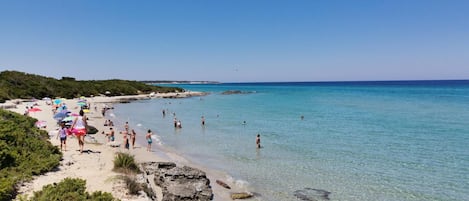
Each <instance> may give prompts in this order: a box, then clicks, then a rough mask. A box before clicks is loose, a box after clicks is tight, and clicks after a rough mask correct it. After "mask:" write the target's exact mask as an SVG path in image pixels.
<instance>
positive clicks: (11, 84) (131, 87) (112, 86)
mask: <svg viewBox="0 0 469 201" xmlns="http://www.w3.org/2000/svg"><path fill="white" fill-rule="evenodd" d="M106 91H109V92H110V93H111V94H110V95H112V96H116V95H136V94H140V93H151V92H176V91H180V92H182V91H184V89H182V88H178V87H160V86H153V85H148V84H145V83H143V82H137V81H128V80H116V79H114V80H89V81H76V80H75V78H70V77H64V78H62V79H61V80H57V79H54V78H50V77H43V76H39V75H33V74H28V73H23V72H18V71H3V72H0V102H3V101H4V100H9V99H15V98H34V97H35V98H43V97H64V98H75V97H80V96H91V95H99V94H104V93H105V92H106Z"/></svg>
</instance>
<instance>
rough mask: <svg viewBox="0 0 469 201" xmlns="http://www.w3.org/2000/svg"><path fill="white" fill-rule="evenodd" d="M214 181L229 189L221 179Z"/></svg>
mask: <svg viewBox="0 0 469 201" xmlns="http://www.w3.org/2000/svg"><path fill="white" fill-rule="evenodd" d="M215 182H217V184H218V185H220V186H223V187H224V188H226V189H231V187H230V186H228V184H226V183H225V182H223V181H220V180H216V181H215Z"/></svg>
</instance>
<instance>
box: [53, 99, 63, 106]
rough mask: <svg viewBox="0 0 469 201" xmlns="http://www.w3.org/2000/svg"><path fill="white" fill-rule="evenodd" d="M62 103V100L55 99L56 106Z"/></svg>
mask: <svg viewBox="0 0 469 201" xmlns="http://www.w3.org/2000/svg"><path fill="white" fill-rule="evenodd" d="M60 103H62V100H60V99H54V104H56V105H58V104H60Z"/></svg>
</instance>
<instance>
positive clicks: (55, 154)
mask: <svg viewBox="0 0 469 201" xmlns="http://www.w3.org/2000/svg"><path fill="white" fill-rule="evenodd" d="M34 122H35V119H33V118H30V117H26V116H23V115H19V114H17V113H14V112H9V111H6V110H3V109H0V201H4V200H11V199H13V198H14V197H15V195H16V190H17V189H16V185H17V184H19V183H21V182H25V181H28V180H30V179H31V178H32V176H33V175H39V174H43V173H45V172H48V171H50V170H52V169H53V168H55V167H57V166H58V165H59V161H60V158H62V153H61V152H60V151H59V149H58V148H57V147H56V146H53V145H52V144H51V143H50V142H49V141H48V140H47V139H48V138H49V137H48V135H47V132H46V131H43V130H39V129H38V128H36V127H35V126H34Z"/></svg>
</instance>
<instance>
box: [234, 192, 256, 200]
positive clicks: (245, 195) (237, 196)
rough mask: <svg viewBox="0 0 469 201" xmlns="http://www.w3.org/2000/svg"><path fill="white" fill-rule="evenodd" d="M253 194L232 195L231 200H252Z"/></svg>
mask: <svg viewBox="0 0 469 201" xmlns="http://www.w3.org/2000/svg"><path fill="white" fill-rule="evenodd" d="M251 197H252V194H250V193H231V199H233V200H236V199H248V198H251Z"/></svg>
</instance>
